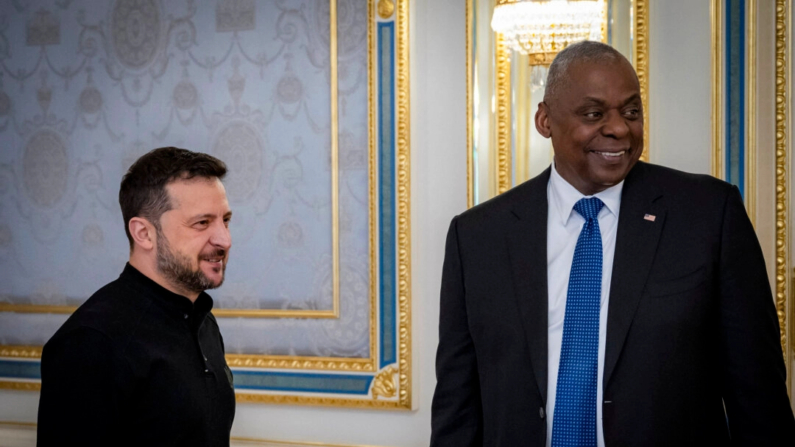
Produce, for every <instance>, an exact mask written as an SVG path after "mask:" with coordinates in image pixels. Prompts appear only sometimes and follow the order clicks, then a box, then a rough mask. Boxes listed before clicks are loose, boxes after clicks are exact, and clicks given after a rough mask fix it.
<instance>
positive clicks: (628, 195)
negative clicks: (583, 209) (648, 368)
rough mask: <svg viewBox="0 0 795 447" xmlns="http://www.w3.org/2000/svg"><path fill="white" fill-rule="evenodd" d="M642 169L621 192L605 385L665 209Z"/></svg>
mask: <svg viewBox="0 0 795 447" xmlns="http://www.w3.org/2000/svg"><path fill="white" fill-rule="evenodd" d="M645 172H646V166H645V164H643V163H642V162H638V164H637V165H636V166H635V167H634V168H633V169H632V171H631V172H630V175H629V176H627V178H626V180H625V183H624V189H623V192H622V194H621V196H622V197H621V212H620V213H619V218H618V230H617V231H618V233H617V235H616V251H615V257H614V260H613V274H612V280H611V286H610V303H609V305H608V306H609V308H608V314H607V341H606V348H605V365H604V384H603V386H604V387H605V388H606V387H607V384H608V383H609V381H610V377H611V375H612V374H613V370H614V369H615V366H616V363H617V362H618V359H619V357H620V355H621V350H622V348H623V346H624V340H625V339H626V336H627V332H629V329H630V326H631V325H632V320H633V318H634V316H635V311H636V309H637V307H638V302H639V300H640V296H641V293H642V292H643V287H644V285H645V284H646V279H647V278H648V276H649V271H650V269H651V266H652V262H653V260H654V254H655V253H656V251H657V242H658V241H659V239H660V233H661V232H662V228H663V225H664V224H665V214H666V210H665V207H664V205H663V201H662V200H659V199H660V198H661V196H662V192H661V191H659V190H657V189H656V188H654V186H653V185H650V184H649V182H648V180H646V179H645V178H644V177H645ZM647 215H648V216H647ZM652 216H653V217H652ZM652 219H653V220H652Z"/></svg>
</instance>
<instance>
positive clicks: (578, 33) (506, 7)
mask: <svg viewBox="0 0 795 447" xmlns="http://www.w3.org/2000/svg"><path fill="white" fill-rule="evenodd" d="M604 14H605V2H604V0H575V1H566V0H547V1H537V0H498V1H497V6H495V7H494V15H493V16H492V18H491V28H492V29H493V30H494V31H495V32H497V33H500V34H502V35H503V36H504V38H505V40H506V43H507V44H508V46H509V47H510V48H511V49H513V50H515V51H518V52H520V53H523V54H526V55H528V56H529V57H530V65H549V64H550V63H552V59H554V58H555V55H556V54H558V52H560V51H561V50H563V49H564V48H566V47H567V46H568V45H569V44H572V43H574V42H579V41H581V40H597V41H601V40H602V34H603V29H602V28H603V26H604V25H603V24H604Z"/></svg>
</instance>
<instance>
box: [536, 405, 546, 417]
mask: <svg viewBox="0 0 795 447" xmlns="http://www.w3.org/2000/svg"><path fill="white" fill-rule="evenodd" d="M544 416H546V413H545V412H544V407H538V417H540V418H541V419H544Z"/></svg>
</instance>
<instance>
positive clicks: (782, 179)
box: [775, 0, 792, 374]
mask: <svg viewBox="0 0 795 447" xmlns="http://www.w3.org/2000/svg"><path fill="white" fill-rule="evenodd" d="M788 5H789V2H788V1H787V0H776V52H775V55H776V71H775V75H776V84H775V85H776V264H775V271H776V298H775V301H776V311H777V313H778V323H779V330H780V331H781V332H780V335H781V349H782V352H783V355H784V359H785V363H786V364H787V368H789V372H790V374H791V373H792V370H791V366H790V365H789V363H788V362H787V360H788V359H789V357H790V352H789V350H790V347H789V343H788V342H789V340H788V334H787V298H788V290H787V274H788V269H787V258H788V253H787V242H788V238H787V226H788V225H787V213H788V210H787V187H788V181H787V176H788V171H787V168H788V160H787V159H788V155H789V154H788V152H789V151H788V149H789V148H788V141H787V140H788V136H789V129H788V128H787V122H788V120H789V110H788V108H787V102H788V89H789V85H788V73H787V72H788V70H789V67H788V66H787V65H788V53H789V48H788V47H787V42H788V36H787V34H788V32H789V27H788V23H787V18H788V17H787V16H788V13H789V11H787V7H788Z"/></svg>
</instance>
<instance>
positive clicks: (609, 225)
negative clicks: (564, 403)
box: [546, 162, 624, 447]
mask: <svg viewBox="0 0 795 447" xmlns="http://www.w3.org/2000/svg"><path fill="white" fill-rule="evenodd" d="M623 188H624V182H623V181H622V182H621V183H619V184H618V185H615V186H612V187H610V188H608V189H606V190H604V191H602V192H600V193H597V194H594V195H593V196H587V197H598V198H599V199H600V200H601V201H602V202H603V203H604V204H605V206H604V207H603V208H602V210H601V211H600V212H599V216H598V217H597V219H598V220H599V231H600V232H601V234H602V295H601V302H600V306H601V307H600V312H599V360H598V361H599V364H598V365H599V366H598V376H597V380H596V443H597V445H598V446H599V447H604V445H605V438H604V432H603V430H602V405H601V402H602V378H603V376H604V364H605V338H606V334H607V307H608V305H607V304H608V298H609V294H610V278H611V275H612V273H613V255H614V253H615V249H616V230H617V229H618V211H619V207H620V205H621V191H622V189H623ZM583 197H586V196H584V195H583V194H582V193H580V192H579V191H577V189H575V188H574V187H573V186H571V185H570V184H569V183H568V182H567V181H566V180H564V179H563V177H561V176H560V174H558V172H557V171H556V170H555V163H554V162H553V163H552V174H551V175H550V177H549V184H548V186H547V200H548V201H549V205H548V206H549V208H548V213H547V281H548V287H549V290H548V292H549V310H548V325H549V328H548V331H549V334H548V344H547V351H548V352H547V373H548V374H547V377H548V379H547V408H546V413H547V447H550V446H551V445H552V424H553V420H554V415H555V393H556V391H557V386H558V367H559V365H560V346H561V343H562V341H563V319H564V317H565V315H566V295H567V292H568V287H569V274H570V273H571V263H572V261H573V260H574V247H576V245H577V238H578V237H579V236H580V231H581V230H582V226H583V224H585V219H584V218H583V217H582V216H580V214H579V213H577V212H576V211H574V204H575V203H577V201H579V200H580V199H582V198H583Z"/></svg>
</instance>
